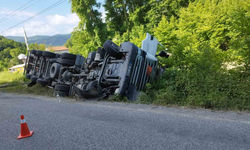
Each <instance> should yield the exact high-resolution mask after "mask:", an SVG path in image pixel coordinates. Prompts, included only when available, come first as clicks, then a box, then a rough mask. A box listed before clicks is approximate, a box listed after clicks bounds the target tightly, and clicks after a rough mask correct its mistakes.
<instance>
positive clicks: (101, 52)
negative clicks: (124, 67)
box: [97, 47, 106, 59]
mask: <svg viewBox="0 0 250 150" xmlns="http://www.w3.org/2000/svg"><path fill="white" fill-rule="evenodd" d="M97 51H98V53H99V54H100V58H101V59H104V57H105V53H106V51H105V49H104V48H101V47H98V50H97Z"/></svg>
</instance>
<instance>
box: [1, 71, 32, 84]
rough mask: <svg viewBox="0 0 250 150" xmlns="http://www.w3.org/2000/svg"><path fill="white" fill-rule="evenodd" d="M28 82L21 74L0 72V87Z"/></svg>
mask: <svg viewBox="0 0 250 150" xmlns="http://www.w3.org/2000/svg"><path fill="white" fill-rule="evenodd" d="M26 81H28V80H27V79H26V78H25V76H24V75H23V74H22V73H10V72H8V71H3V72H0V85H2V84H6V83H23V82H26Z"/></svg>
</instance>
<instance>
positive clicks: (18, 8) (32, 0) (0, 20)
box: [0, 0, 34, 21]
mask: <svg viewBox="0 0 250 150" xmlns="http://www.w3.org/2000/svg"><path fill="white" fill-rule="evenodd" d="M32 1H34V0H31V1H29V2H28V3H26V4H24V5H23V6H21V7H19V8H17V9H16V10H15V11H13V12H11V13H10V14H8V15H7V16H4V17H3V18H1V19H0V21H1V20H3V19H4V18H7V17H9V16H11V15H12V14H13V13H15V12H16V11H18V10H20V9H22V8H23V7H24V6H26V5H28V4H29V3H30V2H32Z"/></svg>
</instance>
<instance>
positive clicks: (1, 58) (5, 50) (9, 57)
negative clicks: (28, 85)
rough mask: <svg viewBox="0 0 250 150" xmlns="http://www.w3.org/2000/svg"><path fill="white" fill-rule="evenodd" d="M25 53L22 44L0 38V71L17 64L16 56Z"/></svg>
mask: <svg viewBox="0 0 250 150" xmlns="http://www.w3.org/2000/svg"><path fill="white" fill-rule="evenodd" d="M21 53H23V54H25V53H26V47H25V44H24V43H19V42H15V41H13V40H9V39H6V38H4V37H3V36H0V71H3V70H4V69H7V68H8V67H11V66H12V65H17V64H19V63H20V62H19V60H18V58H17V56H18V55H19V54H21Z"/></svg>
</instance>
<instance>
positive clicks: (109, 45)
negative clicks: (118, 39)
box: [103, 40, 122, 59]
mask: <svg viewBox="0 0 250 150" xmlns="http://www.w3.org/2000/svg"><path fill="white" fill-rule="evenodd" d="M103 48H104V49H105V50H106V52H107V53H108V54H109V55H110V56H113V57H115V58H118V59H120V58H122V54H121V53H119V46H117V45H116V44H115V43H113V42H112V41H109V40H107V41H106V42H105V43H104V44H103Z"/></svg>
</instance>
